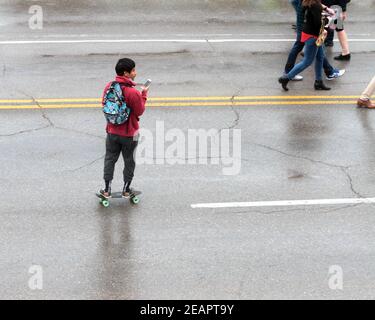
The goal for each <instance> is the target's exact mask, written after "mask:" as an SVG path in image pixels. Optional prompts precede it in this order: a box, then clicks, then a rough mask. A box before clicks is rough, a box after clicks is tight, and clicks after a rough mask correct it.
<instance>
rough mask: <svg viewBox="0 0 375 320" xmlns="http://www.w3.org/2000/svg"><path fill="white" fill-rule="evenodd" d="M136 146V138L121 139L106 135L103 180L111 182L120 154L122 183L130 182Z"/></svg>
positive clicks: (133, 168) (132, 174)
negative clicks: (122, 169)
mask: <svg viewBox="0 0 375 320" xmlns="http://www.w3.org/2000/svg"><path fill="white" fill-rule="evenodd" d="M137 145H138V137H134V138H133V137H121V136H118V135H114V134H107V140H106V153H105V159H104V180H105V181H112V180H113V173H114V171H115V164H116V162H117V160H118V158H119V156H120V153H122V157H123V158H124V164H125V167H124V172H123V174H124V182H131V181H132V179H133V176H134V170H135V150H136V148H137Z"/></svg>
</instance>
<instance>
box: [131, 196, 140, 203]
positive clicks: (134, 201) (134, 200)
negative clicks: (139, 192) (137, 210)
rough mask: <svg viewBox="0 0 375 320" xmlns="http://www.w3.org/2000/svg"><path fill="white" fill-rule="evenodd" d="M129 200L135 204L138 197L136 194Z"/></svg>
mask: <svg viewBox="0 0 375 320" xmlns="http://www.w3.org/2000/svg"><path fill="white" fill-rule="evenodd" d="M131 202H133V203H134V204H137V203H139V198H138V197H137V196H135V197H133V198H131Z"/></svg>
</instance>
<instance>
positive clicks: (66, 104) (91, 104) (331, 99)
mask: <svg viewBox="0 0 375 320" xmlns="http://www.w3.org/2000/svg"><path fill="white" fill-rule="evenodd" d="M357 98H358V96H238V97H234V98H233V97H229V96H212V97H158V98H149V99H148V102H147V107H221V106H223V107H225V106H243V107H246V106H261V105H355V103H356V99H357ZM100 107H101V99H100V98H69V99H66V98H61V99H35V100H32V99H3V100H1V99H0V110H1V109H3V110H4V109H40V108H42V109H66V108H100Z"/></svg>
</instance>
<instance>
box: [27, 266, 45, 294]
mask: <svg viewBox="0 0 375 320" xmlns="http://www.w3.org/2000/svg"><path fill="white" fill-rule="evenodd" d="M29 273H30V274H32V276H31V277H30V278H29V282H28V285H29V288H30V289H31V290H43V268H42V267H41V266H39V265H32V266H31V267H30V268H29Z"/></svg>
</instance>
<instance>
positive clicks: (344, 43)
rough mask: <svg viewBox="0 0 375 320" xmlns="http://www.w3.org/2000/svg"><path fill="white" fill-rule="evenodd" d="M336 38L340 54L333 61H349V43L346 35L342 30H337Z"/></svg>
mask: <svg viewBox="0 0 375 320" xmlns="http://www.w3.org/2000/svg"><path fill="white" fill-rule="evenodd" d="M337 36H338V38H339V41H340V45H341V50H342V53H341V54H340V55H339V56H337V57H335V58H334V59H335V60H350V58H351V55H350V50H349V42H348V36H347V34H346V31H345V30H344V29H342V30H337Z"/></svg>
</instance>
